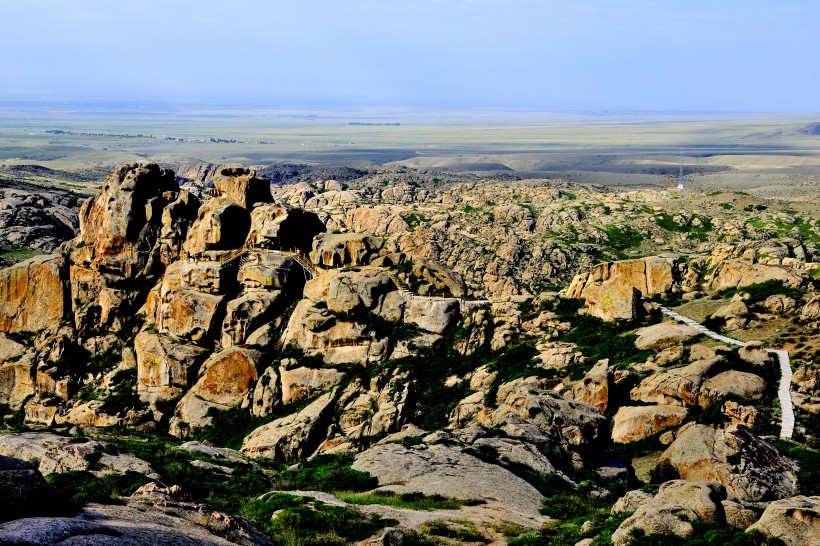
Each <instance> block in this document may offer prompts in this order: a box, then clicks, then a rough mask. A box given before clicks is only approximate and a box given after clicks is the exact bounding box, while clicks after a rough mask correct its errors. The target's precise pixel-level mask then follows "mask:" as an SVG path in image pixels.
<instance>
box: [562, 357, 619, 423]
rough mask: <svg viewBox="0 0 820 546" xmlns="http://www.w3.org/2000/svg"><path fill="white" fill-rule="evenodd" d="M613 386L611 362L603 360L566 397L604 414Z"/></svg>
mask: <svg viewBox="0 0 820 546" xmlns="http://www.w3.org/2000/svg"><path fill="white" fill-rule="evenodd" d="M612 385H613V375H612V370H610V369H609V360H601V361H599V362H598V363H597V364H595V366H593V367H592V368H591V369H590V370H589V371H588V372H587V373H586V375H585V376H584V378H583V379H582V380H580V381H579V382H577V383H576V384H575V385H573V386H572V390H571V391H569V392H568V393H567V394H566V395H565V396H566V397H567V398H571V399H573V400H577V401H578V402H583V403H585V404H589V405H591V406H595V407H596V408H598V411H600V412H601V413H604V412H605V411H606V408H607V406H608V405H609V391H610V389H611V388H612Z"/></svg>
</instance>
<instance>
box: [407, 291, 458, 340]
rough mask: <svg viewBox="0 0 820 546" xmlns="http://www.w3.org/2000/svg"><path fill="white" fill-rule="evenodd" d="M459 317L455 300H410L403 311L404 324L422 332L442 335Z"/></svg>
mask: <svg viewBox="0 0 820 546" xmlns="http://www.w3.org/2000/svg"><path fill="white" fill-rule="evenodd" d="M458 317H459V304H458V301H456V300H436V299H423V298H412V299H410V300H409V301H407V303H406V305H405V309H404V322H407V323H414V324H416V325H417V326H418V327H419V328H421V329H422V330H426V331H428V332H432V333H434V334H443V333H444V332H445V331H446V330H447V328H449V327H450V326H451V325H452V324H453V322H454V321H455V320H457V319H458Z"/></svg>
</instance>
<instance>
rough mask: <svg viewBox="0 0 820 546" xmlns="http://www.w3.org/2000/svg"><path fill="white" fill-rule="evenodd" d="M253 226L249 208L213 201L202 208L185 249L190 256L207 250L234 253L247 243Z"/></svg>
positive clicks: (219, 198) (189, 231) (225, 201)
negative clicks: (232, 250)
mask: <svg viewBox="0 0 820 546" xmlns="http://www.w3.org/2000/svg"><path fill="white" fill-rule="evenodd" d="M250 227H251V216H250V213H249V212H248V210H247V209H245V208H243V207H241V206H239V205H237V204H235V203H232V202H230V201H228V200H227V199H225V198H221V197H218V198H215V199H211V200H210V201H208V202H207V203H205V204H204V205H202V206H201V207H200V208H199V212H198V213H197V218H196V220H195V221H194V223H193V225H192V226H191V228H190V229H189V230H188V238H187V239H186V240H185V244H184V246H183V249H184V250H185V252H187V253H188V255H189V256H199V255H200V254H202V253H203V252H205V251H208V250H231V249H234V248H239V247H241V246H242V245H243V244H245V238H246V237H247V235H248V231H249V230H250Z"/></svg>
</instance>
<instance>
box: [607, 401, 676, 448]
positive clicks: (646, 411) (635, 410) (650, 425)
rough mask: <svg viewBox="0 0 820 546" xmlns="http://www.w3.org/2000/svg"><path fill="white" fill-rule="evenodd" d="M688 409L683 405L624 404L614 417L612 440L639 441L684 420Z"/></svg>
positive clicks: (623, 441) (621, 442) (620, 442)
mask: <svg viewBox="0 0 820 546" xmlns="http://www.w3.org/2000/svg"><path fill="white" fill-rule="evenodd" d="M688 413H689V412H688V410H687V409H686V408H683V407H681V406H671V405H658V406H622V407H621V408H619V409H618V413H616V414H615V417H614V425H613V428H612V441H614V442H617V443H619V444H627V443H630V442H637V441H638V440H643V439H644V438H648V437H649V436H652V435H653V434H655V433H656V432H659V431H661V430H663V429H666V428H670V427H674V426H677V425H679V424H681V423H682V422H683V420H684V419H685V418H686V415H687V414H688Z"/></svg>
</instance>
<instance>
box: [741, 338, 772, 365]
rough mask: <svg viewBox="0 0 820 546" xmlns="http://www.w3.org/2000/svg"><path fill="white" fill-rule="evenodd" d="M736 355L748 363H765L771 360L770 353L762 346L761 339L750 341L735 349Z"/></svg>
mask: <svg viewBox="0 0 820 546" xmlns="http://www.w3.org/2000/svg"><path fill="white" fill-rule="evenodd" d="M737 355H738V356H739V357H740V358H741V359H743V360H745V361H746V362H748V363H750V364H755V365H766V364H769V363H770V362H771V360H772V355H770V354H769V352H768V351H767V350H766V348H765V347H764V346H763V342H762V341H750V342H748V343H747V344H746V345H744V346H743V347H740V348H739V349H738V350H737Z"/></svg>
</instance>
